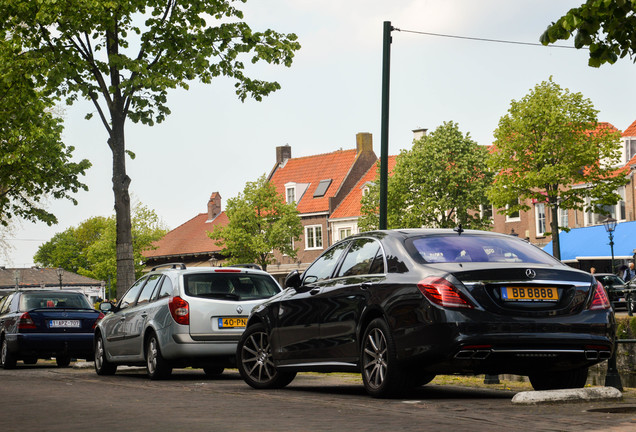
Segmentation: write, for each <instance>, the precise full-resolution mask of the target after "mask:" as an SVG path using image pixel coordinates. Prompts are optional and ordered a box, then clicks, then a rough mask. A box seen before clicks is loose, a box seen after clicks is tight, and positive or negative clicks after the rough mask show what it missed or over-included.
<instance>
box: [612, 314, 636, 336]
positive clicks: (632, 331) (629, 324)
mask: <svg viewBox="0 0 636 432" xmlns="http://www.w3.org/2000/svg"><path fill="white" fill-rule="evenodd" d="M616 337H617V338H618V339H636V317H630V316H628V317H616Z"/></svg>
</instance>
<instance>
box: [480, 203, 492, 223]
mask: <svg viewBox="0 0 636 432" xmlns="http://www.w3.org/2000/svg"><path fill="white" fill-rule="evenodd" d="M479 216H481V218H482V219H490V220H492V205H490V204H480V205H479Z"/></svg>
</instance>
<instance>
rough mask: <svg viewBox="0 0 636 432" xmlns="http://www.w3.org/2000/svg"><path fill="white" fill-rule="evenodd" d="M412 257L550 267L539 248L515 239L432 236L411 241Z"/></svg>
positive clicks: (439, 260) (451, 261)
mask: <svg viewBox="0 0 636 432" xmlns="http://www.w3.org/2000/svg"><path fill="white" fill-rule="evenodd" d="M410 243H411V246H412V247H411V248H409V249H412V254H413V255H414V256H415V257H416V258H418V259H419V260H422V261H424V262H427V263H455V262H500V263H505V262H510V263H543V264H554V263H555V261H556V260H555V259H554V258H553V257H552V256H550V255H548V254H547V253H545V252H543V251H542V250H540V249H539V248H537V247H535V246H532V245H531V244H529V243H526V242H524V241H521V240H517V239H515V238H512V237H511V238H506V237H500V236H492V237H491V236H470V235H462V236H459V235H457V234H454V235H453V234H450V235H433V236H427V237H419V238H415V239H412V240H411V242H410Z"/></svg>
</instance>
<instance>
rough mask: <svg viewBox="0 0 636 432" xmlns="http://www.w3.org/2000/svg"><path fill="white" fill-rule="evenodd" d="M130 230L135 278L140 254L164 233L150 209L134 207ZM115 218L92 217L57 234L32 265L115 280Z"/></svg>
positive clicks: (40, 250) (38, 253) (139, 270)
mask: <svg viewBox="0 0 636 432" xmlns="http://www.w3.org/2000/svg"><path fill="white" fill-rule="evenodd" d="M132 227H133V228H132V231H133V245H134V248H133V250H134V259H135V276H136V277H140V276H141V274H142V270H143V268H144V265H143V260H144V258H143V256H142V252H143V251H145V250H149V249H151V248H152V247H153V246H152V243H153V242H155V241H157V240H159V239H160V238H161V237H163V236H164V235H165V234H166V232H167V231H168V230H167V229H166V228H165V227H164V226H163V224H162V223H161V221H160V220H159V217H158V216H157V215H156V213H155V212H154V211H153V210H150V209H148V208H147V207H145V206H143V205H140V204H138V205H136V206H135V207H134V209H133V215H132ZM115 236H116V224H115V218H114V217H113V216H111V217H108V218H106V217H102V216H96V217H92V218H90V219H87V220H86V221H84V222H82V223H81V224H79V225H78V226H77V227H71V228H68V229H67V230H65V231H63V232H61V233H57V234H55V235H54V236H53V238H52V239H51V240H49V241H48V242H46V243H44V244H43V245H41V246H40V247H39V248H38V251H37V253H36V254H35V256H34V257H33V260H34V262H36V263H38V264H39V265H42V266H45V267H62V268H63V269H65V270H68V271H71V272H74V273H78V274H81V275H84V276H88V277H91V278H94V279H98V280H109V279H110V280H111V282H112V283H113V284H114V283H116V279H117V274H116V273H117V271H116V269H117V257H116V246H115Z"/></svg>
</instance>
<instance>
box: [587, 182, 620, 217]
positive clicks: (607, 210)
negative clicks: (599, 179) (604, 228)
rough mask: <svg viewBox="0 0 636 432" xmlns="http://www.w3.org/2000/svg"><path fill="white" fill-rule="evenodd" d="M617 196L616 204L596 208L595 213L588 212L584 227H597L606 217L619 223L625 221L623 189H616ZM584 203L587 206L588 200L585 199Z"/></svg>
mask: <svg viewBox="0 0 636 432" xmlns="http://www.w3.org/2000/svg"><path fill="white" fill-rule="evenodd" d="M618 194H619V195H620V197H621V198H620V200H619V201H618V203H617V204H616V205H615V206H613V205H606V206H597V207H596V209H597V211H594V212H591V211H588V212H587V213H586V214H585V225H599V224H602V223H603V221H605V219H607V218H608V217H611V218H614V219H617V220H619V221H624V220H625V187H621V188H619V189H618ZM585 203H586V204H587V205H589V204H590V198H586V200H585Z"/></svg>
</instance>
